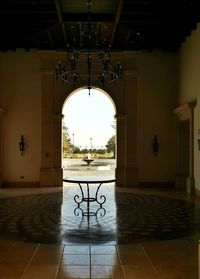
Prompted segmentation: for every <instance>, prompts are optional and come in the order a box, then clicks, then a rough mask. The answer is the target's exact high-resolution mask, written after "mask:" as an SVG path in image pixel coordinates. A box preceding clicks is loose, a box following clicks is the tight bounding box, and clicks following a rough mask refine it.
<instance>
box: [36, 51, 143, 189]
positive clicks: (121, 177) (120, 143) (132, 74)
mask: <svg viewBox="0 0 200 279" xmlns="http://www.w3.org/2000/svg"><path fill="white" fill-rule="evenodd" d="M62 55H63V53H62V52H61V53H60V52H59V53H58V52H44V53H41V73H42V75H41V107H42V110H41V131H42V133H41V137H42V138H41V167H40V186H41V187H46V186H50V187H51V186H62V178H63V169H62V160H61V158H62V154H61V136H62V131H61V127H62V125H61V123H62V108H63V104H64V102H65V100H66V99H67V97H68V96H70V95H71V93H72V92H75V91H74V86H73V85H69V84H65V85H63V84H62V82H59V81H58V80H57V79H56V77H55V61H58V60H62V59H61V57H62ZM118 55H119V54H117V53H116V59H118ZM120 57H121V58H120V61H124V63H126V69H127V70H124V71H123V78H122V79H121V80H119V81H118V83H117V84H113V83H112V84H109V85H108V86H107V87H106V92H107V94H108V95H109V96H110V98H112V100H113V103H114V104H115V107H116V116H115V117H116V137H117V158H116V160H117V166H116V186H117V187H136V186H138V131H137V129H138V118H137V113H138V78H137V76H138V71H137V67H136V65H137V63H136V58H135V56H134V54H130V53H123V54H120ZM129 62H131V63H129ZM129 64H130V65H129ZM128 65H129V66H128ZM77 90H78V89H77ZM102 109H103V108H102Z"/></svg>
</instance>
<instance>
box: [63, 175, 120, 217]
mask: <svg viewBox="0 0 200 279" xmlns="http://www.w3.org/2000/svg"><path fill="white" fill-rule="evenodd" d="M115 180H116V179H115V178H113V177H106V176H105V177H104V176H79V177H77V176H76V177H68V178H63V181H64V182H68V183H77V184H78V185H79V188H80V192H81V195H78V194H76V195H75V196H74V201H75V202H76V203H77V205H78V207H77V208H79V209H80V204H81V203H82V202H86V203H87V210H86V211H83V210H82V209H81V210H82V215H87V216H89V215H90V216H91V215H96V214H97V211H98V210H97V211H96V212H93V211H90V203H91V202H97V203H98V204H99V205H100V208H102V205H103V204H104V203H105V202H106V197H105V195H100V194H99V189H100V187H101V185H102V184H104V183H112V182H115ZM91 184H94V185H95V184H96V185H97V188H96V189H95V193H94V195H93V196H91V195H90V185H91ZM84 185H85V188H86V189H84Z"/></svg>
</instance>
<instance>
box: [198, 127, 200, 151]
mask: <svg viewBox="0 0 200 279" xmlns="http://www.w3.org/2000/svg"><path fill="white" fill-rule="evenodd" d="M198 134H199V135H200V129H199V130H198ZM197 142H198V148H199V151H200V139H198V140H197Z"/></svg>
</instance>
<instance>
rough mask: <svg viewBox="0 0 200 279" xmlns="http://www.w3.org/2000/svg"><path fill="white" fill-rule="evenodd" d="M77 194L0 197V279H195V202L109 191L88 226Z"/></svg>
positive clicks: (168, 194)
mask: <svg viewBox="0 0 200 279" xmlns="http://www.w3.org/2000/svg"><path fill="white" fill-rule="evenodd" d="M76 191H77V188H76V187H74V186H73V187H68V186H65V187H64V191H62V189H58V188H56V189H54V188H50V189H48V188H45V189H21V190H17V189H0V220H1V222H0V279H51V278H52V279H53V278H54V279H64V278H75V279H77V278H102V279H103V278H104V279H105V278H115V279H121V278H123V279H125V278H126V279H153V278H161V279H186V278H187V279H197V278H198V241H199V236H200V233H199V232H200V230H199V222H198V219H200V218H199V216H200V215H199V201H198V200H196V201H195V200H194V198H193V197H191V196H187V195H185V194H184V193H177V192H175V191H174V190H170V191H163V190H162V191H159V190H154V191H152V192H151V191H149V190H148V191H145V190H136V189H134V190H133V189H132V190H131V189H117V191H115V189H114V187H113V185H110V187H109V188H107V189H106V197H107V200H106V203H105V205H104V208H105V210H106V213H105V215H103V216H101V215H99V216H97V218H96V217H95V218H90V219H89V220H88V219H87V218H82V216H81V215H75V214H74V209H75V208H76V204H75V203H74V200H73V195H74V193H76ZM104 192H105V189H104ZM61 194H62V195H61ZM83 206H84V205H83ZM94 207H95V205H92V209H94ZM142 212H143V213H142ZM131 216H132V217H131ZM135 216H137V218H136V217H135ZM93 217H94V216H93ZM51 231H52V234H50V232H51ZM45 235H46V237H45Z"/></svg>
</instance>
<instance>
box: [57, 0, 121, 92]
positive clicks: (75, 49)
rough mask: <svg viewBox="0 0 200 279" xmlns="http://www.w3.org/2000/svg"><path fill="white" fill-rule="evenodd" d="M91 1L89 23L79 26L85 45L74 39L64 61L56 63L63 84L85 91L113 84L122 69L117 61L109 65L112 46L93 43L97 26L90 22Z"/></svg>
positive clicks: (58, 75) (104, 43) (88, 4)
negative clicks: (78, 44)
mask: <svg viewBox="0 0 200 279" xmlns="http://www.w3.org/2000/svg"><path fill="white" fill-rule="evenodd" d="M91 4H92V3H91V1H90V0H88V1H87V7H88V21H87V22H86V23H82V25H81V26H82V27H81V29H82V30H81V35H82V36H83V38H84V43H83V44H82V45H81V46H77V43H76V42H75V40H74V43H73V46H70V45H67V51H68V55H67V59H66V61H63V62H61V61H58V65H57V67H56V77H57V78H58V77H60V78H61V79H62V81H63V82H68V83H71V84H72V85H73V86H79V87H83V88H87V89H88V91H89V95H90V90H91V89H92V88H95V87H101V86H104V85H105V84H107V83H110V82H114V81H116V80H117V79H118V78H119V76H122V67H121V65H120V63H119V62H117V64H116V65H112V64H111V62H110V52H111V45H108V46H107V44H106V42H105V41H104V42H102V43H101V44H100V45H97V44H96V39H95V38H96V36H97V33H98V32H97V26H96V24H95V23H92V22H91V12H90V8H91Z"/></svg>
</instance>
